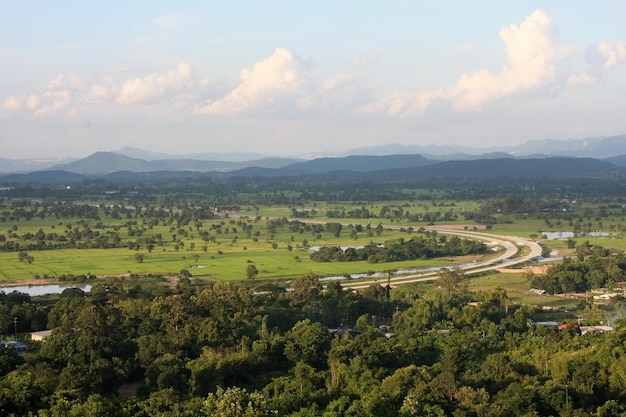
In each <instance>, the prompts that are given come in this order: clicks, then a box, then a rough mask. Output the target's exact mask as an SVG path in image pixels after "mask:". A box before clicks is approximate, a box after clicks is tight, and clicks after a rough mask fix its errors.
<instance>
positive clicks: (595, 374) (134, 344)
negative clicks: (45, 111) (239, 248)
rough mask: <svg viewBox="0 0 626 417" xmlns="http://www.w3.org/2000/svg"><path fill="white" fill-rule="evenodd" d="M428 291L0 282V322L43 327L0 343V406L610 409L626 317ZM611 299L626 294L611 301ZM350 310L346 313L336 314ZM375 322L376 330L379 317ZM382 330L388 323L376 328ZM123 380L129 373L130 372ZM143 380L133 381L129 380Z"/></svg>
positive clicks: (237, 411)
mask: <svg viewBox="0 0 626 417" xmlns="http://www.w3.org/2000/svg"><path fill="white" fill-rule="evenodd" d="M438 287H439V288H438V289H436V290H434V291H432V292H426V293H424V294H415V293H414V292H412V291H410V290H409V291H406V292H398V293H396V292H395V291H396V290H392V292H391V294H390V293H389V291H388V290H387V289H385V288H383V287H381V286H380V285H372V286H370V287H369V288H367V289H365V290H363V291H362V292H361V293H354V292H352V291H344V290H343V289H342V288H341V285H339V284H338V283H332V284H329V285H328V286H327V287H326V288H323V287H322V286H321V285H320V283H319V281H318V280H317V278H316V277H315V276H312V275H308V276H304V277H300V278H298V279H296V280H295V281H294V282H293V288H292V291H285V289H284V288H281V287H279V286H276V285H273V284H265V285H264V286H262V287H256V288H245V287H242V286H239V285H235V284H229V283H221V282H216V283H214V284H212V285H211V286H210V287H208V288H203V287H198V286H196V285H194V283H193V281H190V280H189V279H185V278H181V279H179V281H178V283H177V285H176V286H175V288H173V287H168V286H164V285H152V286H149V287H145V286H139V285H137V284H134V283H133V281H129V280H124V279H109V280H107V281H106V282H100V283H98V284H94V285H93V287H92V291H91V292H90V293H83V292H82V291H81V290H78V289H68V290H66V291H65V292H64V293H63V294H62V296H61V299H60V300H59V301H58V302H56V303H55V304H53V305H51V306H41V305H39V304H38V302H37V301H36V300H35V299H31V298H30V297H28V296H25V295H23V294H19V293H14V294H2V293H0V326H1V328H2V329H3V333H5V334H9V335H10V334H13V330H14V329H13V326H14V323H13V318H14V317H16V318H17V321H16V323H17V326H19V332H20V333H23V332H26V331H30V330H40V329H44V328H52V329H54V331H53V334H52V335H51V336H49V337H48V338H46V339H44V341H43V342H41V343H40V344H37V343H34V344H30V345H29V351H28V353H27V354H24V355H19V354H17V353H16V352H15V351H13V350H12V349H0V359H1V360H0V387H1V390H0V410H2V413H3V415H7V416H34V415H37V416H42V417H44V416H45V417H47V416H51V417H52V416H146V417H147V416H163V417H165V416H173V415H176V416H273V415H280V416H300V417H301V416H323V417H328V416H372V417H373V416H423V415H431V416H446V415H449V416H471V417H474V416H476V417H477V416H529V415H544V416H548V415H570V414H571V415H577V416H619V415H623V413H625V412H626V407H625V406H624V404H623V402H622V401H621V399H622V398H624V396H625V395H626V379H625V378H624V375H626V361H625V360H624V358H626V348H625V347H624V346H626V328H625V327H618V328H617V329H616V331H614V332H612V333H608V334H605V335H596V336H591V335H586V336H581V335H580V334H579V333H578V332H577V331H576V329H575V328H574V327H569V328H567V329H565V330H557V329H549V328H544V327H542V326H534V325H532V319H533V317H534V314H535V310H534V309H533V308H530V307H526V306H519V305H516V304H514V303H512V302H511V301H510V300H509V299H508V297H507V295H506V292H505V291H503V290H501V289H495V290H493V291H490V292H479V293H473V292H470V291H468V289H467V281H466V279H465V277H464V275H463V273H462V272H461V271H459V270H450V271H449V270H443V271H441V273H440V278H439V283H438ZM616 308H618V309H619V308H621V307H620V305H617V306H616ZM342 324H343V325H348V326H349V329H348V328H347V327H342V326H341V325H342ZM381 325H382V326H383V328H384V329H383V330H381V328H380V327H379V326H381ZM390 331H391V332H392V333H385V332H390ZM131 383H132V384H131ZM131 386H134V387H137V386H139V389H138V390H137V392H136V393H133V394H132V395H128V394H123V393H127V391H128V389H129V387H131Z"/></svg>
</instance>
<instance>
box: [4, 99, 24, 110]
mask: <svg viewBox="0 0 626 417" xmlns="http://www.w3.org/2000/svg"><path fill="white" fill-rule="evenodd" d="M3 107H4V108H5V109H7V110H19V109H21V108H22V101H21V100H20V99H19V98H17V97H9V98H7V99H6V100H4V103H3Z"/></svg>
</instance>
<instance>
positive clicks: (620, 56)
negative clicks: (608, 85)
mask: <svg viewBox="0 0 626 417" xmlns="http://www.w3.org/2000/svg"><path fill="white" fill-rule="evenodd" d="M585 59H586V60H587V64H588V65H589V67H590V72H591V74H593V76H594V77H596V78H598V79H604V78H605V77H606V76H607V75H608V73H609V72H610V71H611V70H612V69H613V68H615V67H616V66H617V65H619V64H621V63H622V62H624V61H626V46H625V45H624V44H623V43H621V42H602V43H599V44H597V45H595V46H593V47H590V48H588V49H587V52H586V53H585Z"/></svg>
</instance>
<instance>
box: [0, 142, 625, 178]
mask: <svg viewBox="0 0 626 417" xmlns="http://www.w3.org/2000/svg"><path fill="white" fill-rule="evenodd" d="M546 158H556V160H558V161H561V162H563V161H567V159H572V158H580V159H573V160H571V161H570V165H572V168H576V167H577V169H578V171H579V172H580V173H582V172H583V171H585V172H587V174H589V173H591V172H600V171H602V172H604V171H610V170H612V169H614V168H618V167H626V135H620V136H611V137H603V138H586V139H576V140H574V139H572V140H564V141H559V140H550V139H547V140H535V141H529V142H526V143H524V144H522V145H518V146H512V147H499V148H489V149H476V148H470V147H460V146H437V145H428V146H419V145H398V144H395V145H394V144H390V145H381V146H376V147H369V148H360V149H353V150H348V151H342V152H334V153H329V152H325V153H320V154H319V155H301V156H299V157H275V156H264V155H260V154H256V153H199V154H186V155H169V154H161V153H156V152H151V151H146V150H142V149H137V148H131V147H125V148H123V149H121V150H119V151H115V152H96V153H94V154H92V155H90V156H88V157H86V158H83V159H79V160H73V161H69V160H66V161H55V160H41V159H32V160H10V159H1V158H0V173H3V174H11V173H29V172H35V171H41V170H48V172H49V171H50V170H55V171H65V172H68V173H75V174H80V175H87V176H102V175H108V174H112V173H115V172H135V173H140V172H143V173H148V172H181V171H190V172H196V173H198V172H200V173H215V174H217V173H223V174H226V173H231V175H243V176H252V175H261V176H276V175H315V174H323V173H328V172H336V171H349V172H355V173H359V172H361V173H362V172H373V171H380V170H389V169H391V170H398V169H416V168H422V167H427V166H433V167H431V168H430V169H429V170H425V171H424V173H425V172H426V171H428V172H430V173H431V175H434V174H435V173H436V172H438V170H439V169H441V168H438V169H436V168H435V167H434V166H435V165H439V166H440V167H445V166H446V165H445V164H443V165H442V164H441V163H442V162H446V161H457V162H458V161H466V162H467V161H477V160H481V161H484V160H493V161H501V160H509V162H510V163H509V164H505V165H508V166H509V168H510V167H513V166H518V165H520V164H519V163H512V161H511V160H530V159H532V160H541V159H546ZM563 158H566V159H563ZM582 158H587V159H585V160H583V159H582ZM588 158H592V160H594V161H595V160H600V161H597V162H598V163H600V165H597V164H596V163H595V162H594V163H592V162H591V161H590V160H589V159H588ZM528 163H529V162H527V163H526V164H528ZM551 163H552V164H553V165H554V166H555V167H556V166H561V168H562V169H565V165H563V164H562V163H557V164H555V163H554V160H553V161H552V162H551ZM563 163H564V162H563ZM533 164H534V165H536V164H537V163H533ZM539 164H540V165H541V164H542V163H539ZM483 165H484V164H483ZM491 165H492V167H491V169H492V170H494V169H495V171H498V169H496V167H498V166H500V164H499V163H496V162H493V163H491ZM522 165H523V164H522ZM592 165H593V166H594V167H593V168H591V166H592ZM454 166H455V167H456V168H455V169H461V170H465V171H467V175H472V172H473V171H472V170H475V168H474V167H472V164H468V163H466V164H465V165H463V164H459V163H455V164H454ZM463 166H465V168H461V167H463ZM583 167H587V168H589V169H591V170H589V169H583ZM449 168H450V164H448V169H449ZM553 168H554V167H553ZM534 169H536V170H538V172H546V173H548V172H551V170H549V169H548V170H545V169H543V168H540V167H538V166H535V167H534ZM552 171H554V169H552ZM444 172H445V171H441V173H444ZM441 173H440V174H439V175H441ZM553 174H554V172H553ZM459 175H461V174H460V172H459Z"/></svg>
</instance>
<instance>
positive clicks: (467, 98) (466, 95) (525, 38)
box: [364, 10, 585, 116]
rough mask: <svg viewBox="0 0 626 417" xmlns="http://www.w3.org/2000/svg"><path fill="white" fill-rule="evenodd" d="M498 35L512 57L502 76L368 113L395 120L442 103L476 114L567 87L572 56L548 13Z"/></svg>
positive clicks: (475, 76)
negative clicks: (508, 99) (528, 95)
mask: <svg viewBox="0 0 626 417" xmlns="http://www.w3.org/2000/svg"><path fill="white" fill-rule="evenodd" d="M499 35H500V38H501V39H502V41H503V42H504V46H505V49H506V52H507V55H506V63H505V64H504V65H503V66H502V67H501V68H500V70H499V71H497V72H495V73H494V72H491V71H489V70H487V69H481V70H478V71H476V72H473V73H470V74H462V75H461V76H460V77H459V79H458V81H457V82H456V84H455V85H453V86H451V87H448V88H444V89H438V90H435V91H430V92H421V93H418V92H414V93H395V94H391V95H389V96H387V97H385V98H384V99H383V100H381V101H379V102H378V103H372V104H371V105H369V106H367V107H365V108H364V110H365V111H383V112H386V113H388V114H391V115H395V116H405V115H412V114H422V113H423V112H424V111H425V110H426V109H427V108H428V106H429V105H430V104H431V103H432V102H433V101H434V100H435V99H438V98H442V99H444V100H446V101H447V102H449V103H450V104H451V106H452V108H453V109H455V110H457V111H473V110H480V109H481V108H482V107H483V106H485V105H487V104H489V103H492V102H494V101H497V100H500V99H504V98H506V97H510V96H512V95H515V94H519V93H527V92H537V91H544V89H545V90H548V89H550V88H553V87H554V86H555V85H559V86H562V85H565V84H566V83H567V77H566V76H565V74H564V67H565V66H564V63H565V62H566V61H567V60H568V59H569V58H570V56H571V55H572V52H573V50H572V49H571V48H568V47H562V46H561V45H560V44H559V40H558V31H557V29H556V28H555V26H554V25H553V24H552V19H551V18H550V16H548V15H547V14H546V13H545V12H543V11H541V10H537V11H535V12H533V13H532V14H531V15H530V16H528V17H527V18H526V20H524V22H522V23H521V24H519V25H511V26H508V27H504V28H503V29H501V30H500V33H499ZM584 81H585V79H584V76H583V75H579V76H578V77H577V78H571V80H570V82H571V83H572V84H574V83H579V84H580V83H583V82H584Z"/></svg>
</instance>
